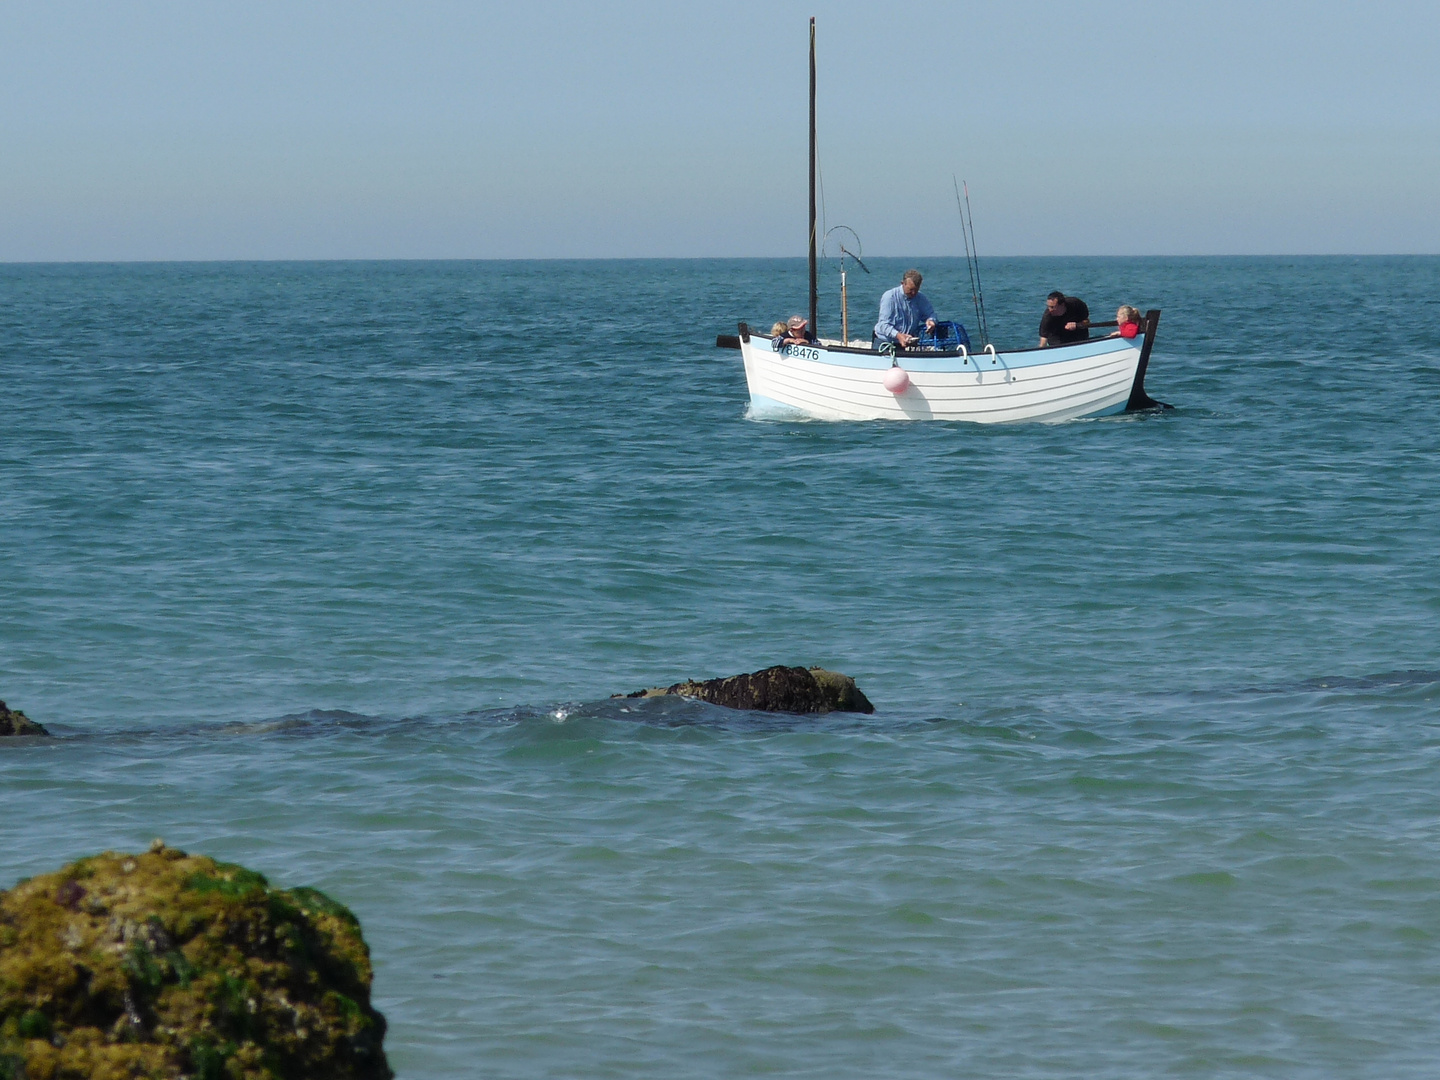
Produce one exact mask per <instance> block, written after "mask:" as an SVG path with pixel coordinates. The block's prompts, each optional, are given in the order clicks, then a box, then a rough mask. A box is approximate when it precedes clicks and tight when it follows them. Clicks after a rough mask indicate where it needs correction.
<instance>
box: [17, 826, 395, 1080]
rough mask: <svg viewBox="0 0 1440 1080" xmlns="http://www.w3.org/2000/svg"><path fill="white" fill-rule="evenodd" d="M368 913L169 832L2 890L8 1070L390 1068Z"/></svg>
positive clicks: (325, 1072) (293, 1074)
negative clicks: (175, 841) (373, 995)
mask: <svg viewBox="0 0 1440 1080" xmlns="http://www.w3.org/2000/svg"><path fill="white" fill-rule="evenodd" d="M370 977H371V973H370V952H369V950H368V949H367V948H366V946H365V941H364V939H363V938H362V937H361V936H360V924H359V922H358V921H356V919H355V916H354V915H352V914H351V913H350V911H349V910H348V909H347V908H345V907H343V906H342V905H340V904H337V903H335V902H334V901H333V900H331V899H329V898H328V897H326V896H325V895H324V894H322V893H319V892H316V891H315V890H314V889H290V890H279V889H272V888H271V887H270V886H269V884H268V883H267V882H266V881H265V879H264V878H263V877H261V876H260V875H259V874H257V873H254V872H253V871H250V870H246V869H244V868H243V867H240V866H233V865H230V864H228V863H219V862H216V861H215V860H214V859H209V858H205V857H204V856H196V855H186V854H185V853H184V852H183V851H176V850H174V849H173V848H167V847H166V846H165V845H164V844H163V843H162V842H160V841H158V840H157V841H156V842H155V843H154V844H152V845H151V846H150V851H149V852H148V853H147V854H144V855H117V854H115V853H114V852H106V853H105V854H103V855H97V856H95V857H94V858H90V859H81V860H80V861H79V862H76V863H72V864H71V865H69V866H67V867H65V869H63V870H61V871H60V872H59V873H56V874H46V875H45V876H43V877H37V878H32V879H30V880H29V881H25V882H21V883H20V884H19V885H16V886H15V888H13V889H11V890H10V891H9V892H0V1078H3V1080H21V1078H24V1080H51V1078H54V1080H62V1078H70V1077H91V1078H94V1080H121V1078H122V1077H123V1078H126V1080H129V1078H133V1077H177V1078H178V1077H194V1078H196V1080H201V1078H203V1080H222V1078H223V1080H281V1078H284V1080H291V1078H293V1080H302V1078H306V1080H312V1078H319V1077H325V1078H327V1080H332V1078H333V1080H341V1078H343V1080H390V1078H391V1077H392V1076H393V1075H394V1074H393V1073H392V1072H391V1071H390V1066H389V1065H388V1064H387V1063H386V1060H385V1051H384V1049H383V1047H382V1045H381V1043H382V1042H383V1040H384V1038H385V1018H384V1017H383V1016H381V1015H380V1014H379V1013H378V1012H376V1011H375V1009H374V1008H372V1007H371V1005H370Z"/></svg>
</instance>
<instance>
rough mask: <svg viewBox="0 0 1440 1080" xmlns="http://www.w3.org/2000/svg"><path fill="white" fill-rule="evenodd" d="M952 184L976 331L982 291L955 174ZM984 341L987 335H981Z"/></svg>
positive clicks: (951, 178) (978, 327) (951, 177)
mask: <svg viewBox="0 0 1440 1080" xmlns="http://www.w3.org/2000/svg"><path fill="white" fill-rule="evenodd" d="M950 183H952V184H953V185H955V212H956V213H957V214H959V215H960V238H961V239H962V240H964V241H965V269H966V270H967V271H968V272H969V274H970V300H971V303H973V304H974V305H975V329H976V330H979V329H980V327H981V321H980V290H979V288H978V287H977V286H976V284H975V267H974V265H973V264H972V263H971V261H970V235H969V233H967V232H966V231H965V211H964V209H963V208H962V207H961V205H960V181H959V180H957V179H955V174H954V173H951V174H950ZM980 337H981V340H984V337H985V335H984V334H983V333H982V334H981V335H980Z"/></svg>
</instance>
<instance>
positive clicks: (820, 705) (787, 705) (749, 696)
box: [626, 666, 875, 713]
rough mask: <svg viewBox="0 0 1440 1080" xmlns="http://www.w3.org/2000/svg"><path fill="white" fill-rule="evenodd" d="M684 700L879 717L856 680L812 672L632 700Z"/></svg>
mask: <svg viewBox="0 0 1440 1080" xmlns="http://www.w3.org/2000/svg"><path fill="white" fill-rule="evenodd" d="M665 694H679V695H680V696H681V697H689V698H697V699H698V700H700V701H708V702H710V703H711V704H712V705H724V706H726V707H728V708H731V709H755V710H758V711H760V712H787V713H828V712H858V713H873V712H874V711H875V706H874V705H871V704H870V699H869V698H867V697H866V696H865V695H864V694H863V693H861V691H860V688H859V687H858V686H856V685H855V680H854V679H852V678H851V677H850V676H849V675H842V674H840V673H839V672H838V671H826V670H825V669H824V668H819V667H812V668H803V667H780V666H776V667H768V668H765V669H764V670H762V671H753V672H751V673H749V674H748V675H731V676H730V677H728V678H725V679H707V680H705V681H704V682H695V681H694V680H693V679H692V680H686V681H685V682H681V683H676V684H675V685H674V686H667V687H665V688H663V689H661V688H659V687H656V688H654V689H650V690H636V691H635V692H634V693H633V694H628V695H626V696H627V697H661V696H663V695H665Z"/></svg>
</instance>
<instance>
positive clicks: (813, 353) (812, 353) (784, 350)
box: [780, 345, 820, 360]
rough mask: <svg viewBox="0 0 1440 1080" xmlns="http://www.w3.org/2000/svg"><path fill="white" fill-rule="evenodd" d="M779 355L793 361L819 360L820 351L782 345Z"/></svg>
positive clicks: (805, 347) (806, 347)
mask: <svg viewBox="0 0 1440 1080" xmlns="http://www.w3.org/2000/svg"><path fill="white" fill-rule="evenodd" d="M780 355H781V356H788V357H791V358H792V359H795V360H819V359H820V350H819V349H811V348H809V347H808V346H805V345H782V346H781V347H780Z"/></svg>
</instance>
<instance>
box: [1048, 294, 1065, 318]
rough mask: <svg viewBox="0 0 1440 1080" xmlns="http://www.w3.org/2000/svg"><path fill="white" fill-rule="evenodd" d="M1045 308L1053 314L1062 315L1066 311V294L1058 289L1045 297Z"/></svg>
mask: <svg viewBox="0 0 1440 1080" xmlns="http://www.w3.org/2000/svg"><path fill="white" fill-rule="evenodd" d="M1045 310H1046V311H1048V312H1049V313H1050V314H1051V315H1060V314H1063V313H1064V311H1065V294H1064V293H1063V292H1061V291H1060V290H1059V289H1056V290H1055V291H1054V292H1052V293H1051V294H1050V295H1049V296H1047V297H1046V298H1045Z"/></svg>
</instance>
